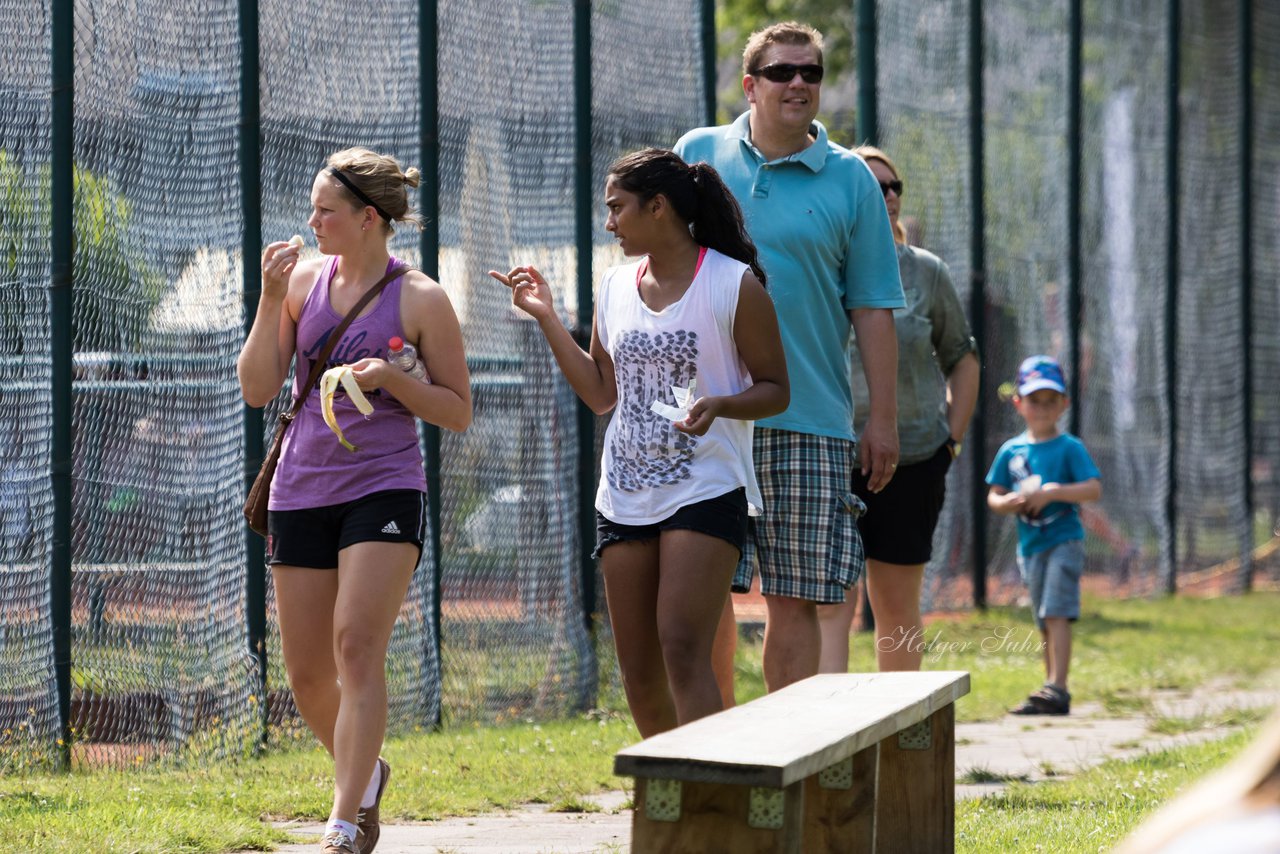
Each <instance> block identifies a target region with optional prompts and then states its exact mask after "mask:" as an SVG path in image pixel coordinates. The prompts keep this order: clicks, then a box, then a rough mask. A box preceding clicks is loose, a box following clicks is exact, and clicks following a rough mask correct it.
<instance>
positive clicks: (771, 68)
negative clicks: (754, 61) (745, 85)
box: [751, 62, 822, 83]
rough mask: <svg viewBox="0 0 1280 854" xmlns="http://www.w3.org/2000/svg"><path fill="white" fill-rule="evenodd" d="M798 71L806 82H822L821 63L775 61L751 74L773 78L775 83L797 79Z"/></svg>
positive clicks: (767, 78) (768, 78)
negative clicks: (802, 63) (798, 63)
mask: <svg viewBox="0 0 1280 854" xmlns="http://www.w3.org/2000/svg"><path fill="white" fill-rule="evenodd" d="M796 72H799V73H800V79H801V80H803V81H804V82H805V83H821V82H822V66H821V65H794V64H792V63H790V62H775V63H773V64H772V65H766V66H764V67H763V68H757V69H756V70H755V71H753V72H751V74H752V76H756V75H759V76H760V77H763V78H764V79H765V80H772V81H773V82H774V83H790V82H791V81H792V80H795V79H796Z"/></svg>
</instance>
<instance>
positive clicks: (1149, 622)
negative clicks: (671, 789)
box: [738, 594, 1280, 721]
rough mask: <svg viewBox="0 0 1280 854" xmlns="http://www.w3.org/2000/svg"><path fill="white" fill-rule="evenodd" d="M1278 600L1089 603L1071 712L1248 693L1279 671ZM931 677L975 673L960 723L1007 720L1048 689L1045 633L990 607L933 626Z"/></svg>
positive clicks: (1080, 626) (870, 663)
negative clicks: (1166, 697)
mask: <svg viewBox="0 0 1280 854" xmlns="http://www.w3.org/2000/svg"><path fill="white" fill-rule="evenodd" d="M1278 611H1280V596H1276V595H1275V594H1253V595H1250V596H1241V597H1233V598H1224V599H1211V600H1204V599H1190V598H1187V599H1159V600H1152V601H1145V600H1141V601H1110V600H1100V599H1096V598H1091V597H1088V596H1086V597H1085V600H1084V604H1083V607H1082V614H1081V617H1080V620H1079V622H1077V623H1075V624H1074V650H1073V654H1072V662H1071V693H1072V707H1073V709H1074V708H1077V707H1078V706H1079V704H1081V703H1086V702H1091V701H1093V702H1099V703H1101V704H1102V705H1103V707H1104V708H1105V709H1106V710H1107V711H1108V712H1109V713H1112V714H1116V715H1140V714H1145V713H1147V712H1148V711H1149V710H1150V708H1151V698H1152V695H1153V692H1155V691H1157V690H1168V689H1179V690H1187V689H1190V688H1193V687H1195V686H1197V685H1202V684H1205V683H1207V682H1210V681H1222V680H1226V681H1228V682H1229V683H1230V684H1232V685H1246V684H1248V683H1249V682H1250V680H1252V679H1255V678H1256V677H1258V676H1260V675H1262V674H1264V673H1267V672H1270V671H1273V670H1274V669H1275V655H1274V651H1275V649H1276V648H1277V647H1278V646H1280V621H1277V620H1276V619H1275V614H1276V613H1277V612H1278ZM922 641H923V643H924V668H925V669H926V670H968V671H969V672H970V674H971V681H972V686H973V687H972V693H971V694H970V695H969V696H968V697H965V698H963V699H962V700H961V701H960V702H959V703H958V704H957V706H956V713H957V718H958V719H959V720H967V721H973V720H991V719H994V718H998V717H1000V716H1001V715H1003V714H1004V713H1005V712H1006V711H1007V710H1008V709H1009V708H1010V707H1012V706H1014V705H1016V704H1017V703H1018V702H1020V701H1021V700H1022V699H1023V698H1024V697H1025V696H1026V695H1027V694H1028V693H1029V692H1030V691H1032V690H1034V689H1036V688H1038V687H1039V686H1040V685H1041V684H1042V683H1043V681H1044V664H1043V659H1042V653H1041V652H1040V648H1039V633H1038V632H1037V630H1036V628H1035V625H1034V623H1033V622H1032V620H1031V616H1030V613H1029V612H1028V611H1027V609H1025V608H991V609H989V610H988V611H986V612H985V613H973V614H969V615H967V616H964V617H961V618H958V619H948V620H945V621H940V622H934V623H931V624H930V625H929V626H928V627H927V628H926V630H925V633H924V636H923V638H922ZM873 643H874V640H873V638H872V637H871V636H870V635H868V634H855V635H854V636H853V638H852V641H851V643H850V669H851V670H856V671H871V670H874V669H875V657H874V652H873V650H872V645H873ZM763 691H764V687H763V682H762V681H761V678H760V675H759V665H758V662H757V661H756V660H754V659H753V658H745V657H743V656H739V659H738V698H739V700H745V699H750V698H752V697H756V696H759V695H760V694H762V693H763Z"/></svg>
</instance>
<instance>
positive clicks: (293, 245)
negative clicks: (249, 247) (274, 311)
mask: <svg viewBox="0 0 1280 854" xmlns="http://www.w3.org/2000/svg"><path fill="white" fill-rule="evenodd" d="M301 248H302V243H301V241H298V242H294V241H293V240H290V241H284V240H278V241H276V242H275V243H270V244H267V248H266V249H264V250H263V251H262V295H263V296H265V297H271V298H274V299H279V300H283V299H284V298H285V296H286V295H287V294H288V293H289V274H290V273H292V272H293V268H294V267H296V266H298V250H299V249H301Z"/></svg>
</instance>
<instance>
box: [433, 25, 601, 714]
mask: <svg viewBox="0 0 1280 854" xmlns="http://www.w3.org/2000/svg"><path fill="white" fill-rule="evenodd" d="M440 21H441V30H440V59H439V62H438V65H439V68H440V69H441V79H440V92H441V98H440V142H441V176H442V177H441V213H440V245H441V257H440V276H441V280H442V281H443V282H444V283H445V286H446V287H448V288H450V289H451V292H453V293H455V294H456V296H455V300H454V303H455V307H456V308H457V310H458V315H459V318H460V320H461V322H462V330H463V336H464V338H465V341H466V347H467V355H468V359H469V361H470V364H471V366H472V375H471V381H472V394H473V400H474V419H473V422H472V425H471V427H470V428H469V429H468V430H467V431H466V433H464V434H462V435H454V434H446V435H445V436H444V441H443V448H442V456H443V461H444V469H445V474H444V476H443V478H442V481H441V486H442V491H443V498H442V507H441V516H442V521H441V531H442V547H443V553H444V557H443V567H442V569H443V582H442V592H441V596H442V604H443V616H442V629H441V634H442V643H443V645H444V648H445V649H446V655H445V657H444V672H443V675H444V710H445V715H446V716H447V719H448V720H465V719H473V720H493V721H502V720H509V719H512V718H515V717H528V716H533V717H549V716H553V715H558V714H563V713H564V712H565V711H566V710H567V709H574V708H583V707H586V706H589V705H590V704H591V702H592V700H593V698H594V686H595V680H596V665H595V654H594V650H593V649H592V647H591V642H590V636H589V633H588V632H587V628H586V623H585V620H584V617H583V604H582V592H581V579H580V569H579V558H578V554H579V548H580V547H581V546H580V543H579V542H578V539H579V538H578V533H577V524H576V519H577V502H578V490H577V483H576V475H575V472H576V466H577V441H578V438H577V437H578V430H577V424H576V409H575V407H576V398H575V396H574V394H573V392H572V391H571V390H570V389H569V387H568V384H567V383H565V381H564V380H563V378H562V376H561V374H560V371H559V369H558V368H557V367H556V365H555V361H554V359H553V358H552V356H551V352H550V349H549V348H548V347H547V345H546V343H545V341H544V340H543V336H542V333H541V332H540V331H539V329H538V327H537V325H536V324H535V323H533V322H532V320H531V319H528V318H526V317H523V316H520V315H518V314H517V313H516V311H515V310H514V309H513V308H512V307H511V304H510V292H509V291H508V290H507V289H506V288H504V287H503V286H502V285H500V284H499V283H497V282H495V281H494V280H493V279H491V278H489V277H488V276H487V275H486V271H488V270H490V269H497V270H502V271H504V272H505V271H506V270H508V269H510V268H511V267H513V266H516V265H522V264H532V265H534V266H535V267H537V268H538V269H539V270H540V271H541V272H542V273H543V275H544V276H545V277H546V278H547V280H548V282H550V283H551V286H552V289H553V291H554V293H555V295H556V300H557V302H558V304H559V305H560V307H561V316H562V318H564V319H565V321H566V323H568V324H570V325H571V324H572V323H573V320H572V318H573V316H574V311H575V309H576V299H575V296H576V290H575V288H576V285H575V281H576V279H575V277H576V275H577V264H576V250H575V247H574V226H573V223H574V218H573V188H574V181H573V173H574V150H573V139H574V136H573V135H574V130H573V128H574V116H573V97H572V92H573V7H572V4H569V3H564V2H553V3H520V4H508V3H498V2H479V3H475V2H466V3H463V2H445V3H442V4H441V5H440ZM513 37H514V42H513ZM477 57H483V58H484V61H482V62H477Z"/></svg>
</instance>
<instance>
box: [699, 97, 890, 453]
mask: <svg viewBox="0 0 1280 854" xmlns="http://www.w3.org/2000/svg"><path fill="white" fill-rule="evenodd" d="M749 116H750V113H743V114H742V115H741V116H740V117H739V118H738V120H737V121H736V122H734V123H733V124H731V125H724V126H721V127H713V128H699V129H697V130H693V131H690V132H689V133H687V134H685V135H684V136H683V137H681V138H680V140H679V142H677V143H676V146H675V151H676V153H677V154H679V155H680V156H681V157H683V158H684V159H685V161H686V162H688V163H697V162H700V161H705V162H707V163H710V164H711V165H712V166H714V167H715V169H716V171H717V172H719V173H720V177H721V178H722V179H723V180H724V182H725V184H726V185H727V186H728V187H729V189H730V191H732V193H733V195H734V197H735V198H737V200H738V204H739V205H741V206H742V213H743V216H744V217H745V219H746V225H747V232H748V233H749V234H750V235H751V239H752V240H753V241H755V244H756V249H757V250H758V251H759V255H760V265H761V266H762V267H763V268H764V271H765V275H766V276H767V277H768V280H769V281H768V284H767V287H768V289H769V295H770V296H771V297H772V298H773V305H774V308H775V309H776V310H777V313H778V325H779V327H780V328H781V330H782V345H783V348H784V349H785V351H786V354H787V374H788V376H789V378H790V380H791V405H790V406H789V407H788V408H787V410H786V411H785V412H783V413H782V414H780V415H775V416H773V417H772V418H765V419H762V420H761V421H759V422H757V423H758V424H760V426H762V427H771V428H773V429H775V430H791V431H794V432H797V433H809V434H813V435H817V436H833V437H836V438H842V439H850V440H852V439H854V438H855V437H854V432H853V395H852V393H851V391H850V386H849V355H848V345H849V330H850V324H849V314H848V310H849V309H853V308H886V309H895V308H903V307H905V305H906V302H905V300H904V299H903V295H902V282H901V281H900V279H899V277H898V254H897V251H896V249H895V247H894V243H893V234H892V232H891V231H890V227H889V214H888V212H887V211H886V210H885V206H884V195H883V194H882V193H881V192H880V184H879V182H878V181H876V179H875V176H874V175H872V174H871V170H870V169H868V168H867V164H866V163H864V162H862V160H861V159H860V158H858V157H857V156H856V155H854V154H853V153H852V152H850V151H848V150H847V149H844V148H841V147H840V146H838V145H836V144H835V143H833V142H830V141H829V140H828V139H827V130H826V128H824V127H823V126H822V125H821V124H818V123H817V122H815V123H814V128H815V130H816V135H817V141H816V142H814V143H813V144H812V145H810V146H809V147H808V148H806V149H805V150H803V151H800V152H797V153H795V154H792V155H790V156H788V157H783V158H780V159H778V160H774V161H766V160H765V159H764V155H762V154H761V153H760V151H759V150H758V149H757V148H756V147H755V146H754V145H753V144H752V143H751V130H750V125H749V123H748V118H749Z"/></svg>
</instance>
